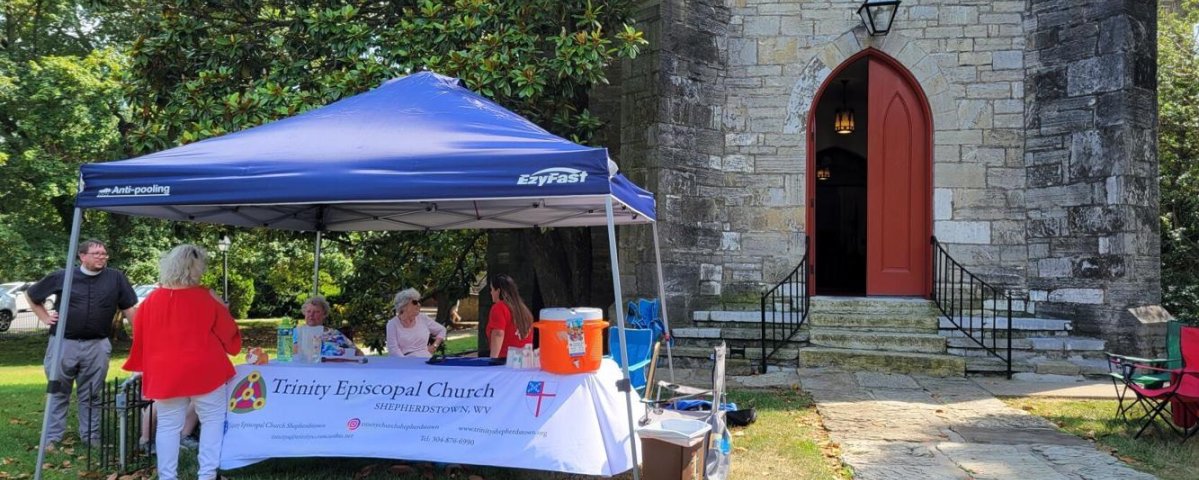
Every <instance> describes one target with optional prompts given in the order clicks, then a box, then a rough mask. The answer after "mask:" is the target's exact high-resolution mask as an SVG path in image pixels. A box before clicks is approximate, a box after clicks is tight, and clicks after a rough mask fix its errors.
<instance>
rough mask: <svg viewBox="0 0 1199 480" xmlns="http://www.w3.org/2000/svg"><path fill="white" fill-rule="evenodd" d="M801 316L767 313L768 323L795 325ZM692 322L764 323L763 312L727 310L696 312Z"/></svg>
mask: <svg viewBox="0 0 1199 480" xmlns="http://www.w3.org/2000/svg"><path fill="white" fill-rule="evenodd" d="M798 317H799V314H798V313H796V312H767V314H766V322H767V323H793V322H794V321H795V320H796V319H798ZM691 321H693V322H696V323H697V324H698V323H699V322H716V323H727V324H741V325H744V324H747V323H752V324H754V325H758V324H760V323H762V312H760V311H758V310H753V311H725V310H696V311H695V312H692V313H691Z"/></svg>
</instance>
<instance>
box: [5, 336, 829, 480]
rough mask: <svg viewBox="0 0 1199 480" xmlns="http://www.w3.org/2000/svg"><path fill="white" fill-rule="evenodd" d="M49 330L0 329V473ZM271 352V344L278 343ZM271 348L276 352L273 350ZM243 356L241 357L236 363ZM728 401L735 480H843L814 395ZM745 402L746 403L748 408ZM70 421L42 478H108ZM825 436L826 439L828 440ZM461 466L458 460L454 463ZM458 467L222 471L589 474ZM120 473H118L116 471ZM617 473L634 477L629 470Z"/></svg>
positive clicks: (22, 424) (283, 464)
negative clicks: (741, 419)
mask: <svg viewBox="0 0 1199 480" xmlns="http://www.w3.org/2000/svg"><path fill="white" fill-rule="evenodd" d="M240 323H241V324H242V331H243V338H244V340H245V341H244V343H245V344H247V345H261V346H268V345H274V341H275V340H274V338H275V337H274V335H275V333H274V326H275V323H274V322H272V321H246V322H240ZM474 342H475V338H474V337H473V336H468V337H466V338H462V339H457V340H453V341H450V342H449V344H448V347H447V348H448V349H449V351H450V352H462V351H468V350H474V348H475V343H474ZM45 349H46V334H45V332H41V333H30V334H5V335H0V479H8V478H32V473H33V471H34V463H35V462H36V461H37V451H36V447H37V442H38V438H39V435H40V434H41V422H42V412H43V408H44V406H45V400H46V394H45V384H46V378H45V374H44V373H43V371H42V358H43V356H44V355H45ZM272 350H273V349H272ZM128 351H129V345H127V344H118V345H115V346H114V348H113V359H112V363H111V364H110V368H109V378H110V379H111V378H116V377H126V376H128V374H127V372H124V371H122V370H121V369H120V366H121V364H122V363H123V362H124V360H125V357H126V356H127V355H128ZM271 353H272V354H273V351H272V352H271ZM243 360H244V359H243V358H242V357H241V356H239V357H238V358H237V359H235V362H241V361H243ZM729 395H730V400H732V401H735V402H737V403H738V404H739V405H742V406H745V405H754V406H756V407H757V409H758V422H757V423H755V424H754V425H752V426H750V427H747V428H740V429H734V431H733V448H734V453H733V457H732V475H731V478H734V479H758V478H796V479H844V478H848V475H846V472H845V471H843V470H842V469H841V467H840V464H839V463H838V462H837V461H836V460H835V457H836V455H835V452H833V451H831V450H830V449H829V448H828V443H827V440H826V439H824V438H825V437H824V435H823V429H822V428H821V427H820V423H819V417H818V416H817V414H816V410H815V408H814V406H813V404H812V402H811V400H810V398H809V397H808V396H807V395H805V394H803V393H802V392H799V391H795V390H757V391H741V392H730V394H729ZM743 408H744V407H743ZM71 410H72V412H71V415H70V418H69V419H68V420H67V425H68V432H69V433H68V437H67V438H66V439H64V442H63V448H62V449H61V450H60V451H58V452H53V453H49V454H47V456H46V464H45V468H44V475H43V477H44V478H47V479H77V478H109V475H108V474H109V473H111V472H105V473H104V474H103V475H101V474H98V473H93V472H88V471H87V470H86V466H87V457H86V450H85V449H83V448H79V447H78V446H76V445H75V444H76V443H77V441H78V439H77V437H75V431H76V425H77V423H76V420H75V415H74V403H72V409H71ZM822 439H823V440H822ZM180 456H181V465H180V475H181V478H183V479H194V478H195V469H196V463H195V453H194V452H191V451H188V450H184V451H183V453H182V454H181V455H180ZM454 468H457V466H454ZM463 468H464V470H458V471H453V472H449V473H446V472H443V471H438V472H434V471H432V465H429V464H423V463H404V462H399V461H394V460H380V459H368V458H361V459H342V458H308V459H280V460H269V461H266V462H262V463H259V464H255V465H251V466H248V467H245V468H242V469H238V470H234V471H230V472H224V473H225V474H226V475H228V476H229V477H231V478H234V479H237V480H243V479H245V480H265V479H312V480H325V479H329V480H332V479H345V478H355V479H385V478H386V479H394V478H411V479H417V478H420V479H459V480H462V479H466V478H468V477H469V476H471V475H475V476H478V477H479V478H483V479H487V480H493V479H511V480H515V479H525V478H544V479H562V478H591V477H578V476H565V475H557V474H548V473H543V472H532V471H526V470H514V469H503V468H493V467H471V466H467V467H463ZM113 478H115V477H113ZM120 478H121V479H123V480H135V479H143V478H155V477H154V476H153V475H149V474H147V473H146V472H135V474H134V475H131V476H127V477H125V476H122V477H120ZM618 478H622V479H627V478H632V475H631V474H625V475H622V476H620V477H618Z"/></svg>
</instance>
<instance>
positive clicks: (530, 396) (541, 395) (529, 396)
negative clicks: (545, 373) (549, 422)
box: [525, 380, 558, 417]
mask: <svg viewBox="0 0 1199 480" xmlns="http://www.w3.org/2000/svg"><path fill="white" fill-rule="evenodd" d="M546 387H549V388H546ZM549 390H553V391H549ZM557 390H558V389H557V385H556V384H554V383H547V382H545V381H538V380H533V381H530V382H529V385H528V386H527V387H525V404H526V405H528V406H529V407H531V408H532V410H533V416H534V417H540V416H541V405H542V402H545V406H546V408H549V406H550V405H553V403H554V397H557V396H558V394H557V393H555V392H556V391H557ZM534 400H536V404H534Z"/></svg>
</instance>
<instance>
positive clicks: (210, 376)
mask: <svg viewBox="0 0 1199 480" xmlns="http://www.w3.org/2000/svg"><path fill="white" fill-rule="evenodd" d="M239 351H241V332H240V331H238V329H237V323H235V322H234V321H233V316H232V315H230V314H229V309H228V308H225V305H223V304H222V303H221V302H220V301H219V300H217V299H216V297H213V296H212V293H211V292H209V291H208V289H207V288H204V287H190V288H181V289H172V288H158V289H155V290H154V292H153V293H151V294H150V296H148V297H146V299H145V300H144V301H143V302H142V304H141V306H140V307H138V309H137V314H136V316H135V317H134V319H133V348H132V349H131V350H130V351H129V359H128V360H126V361H125V365H124V366H123V367H122V368H124V369H125V370H128V371H131V372H142V394H143V395H145V396H146V398H152V399H156V400H160V399H164V398H175V397H187V396H192V395H200V394H204V393H208V392H211V391H213V390H215V389H216V388H217V387H219V386H221V385H223V384H224V383H225V382H226V381H227V380H229V378H231V377H233V375H234V371H233V363H231V362H230V361H229V357H228V355H237V353H238V352H239Z"/></svg>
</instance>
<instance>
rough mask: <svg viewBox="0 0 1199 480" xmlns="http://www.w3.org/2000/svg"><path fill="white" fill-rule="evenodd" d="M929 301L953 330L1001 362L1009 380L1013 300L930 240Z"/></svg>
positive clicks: (934, 241) (934, 240)
mask: <svg viewBox="0 0 1199 480" xmlns="http://www.w3.org/2000/svg"><path fill="white" fill-rule="evenodd" d="M931 241H932V245H933V291H932V300H933V303H935V304H936V305H937V308H938V309H939V310H940V311H941V315H942V316H944V317H945V318H946V319H948V320H949V321H950V322H951V323H952V324H953V326H954V327H955V328H956V329H957V330H958V331H960V332H962V333H963V334H964V335H965V336H966V338H968V339H970V340H972V341H973V342H974V343H975V344H977V345H978V346H979V347H980V348H982V349H983V350H985V351H986V352H987V353H988V354H989V356H994V357H996V358H998V359H1000V360H1002V361H1003V362H1004V364H1005V366H1006V369H1007V372H1006V373H1007V376H1008V378H1012V342H1011V338H1012V296H1011V294H1010V293H1008V292H1007V291H1006V290H1002V289H1000V288H999V287H996V286H994V285H991V284H989V283H987V282H985V281H983V280H982V279H981V278H978V276H977V275H974V274H973V273H970V272H969V271H968V270H966V268H965V267H963V266H962V264H960V263H958V262H957V260H954V259H953V257H950V256H949V252H947V251H945V248H944V247H943V246H942V245H941V243H940V242H938V241H937V237H932V240H931Z"/></svg>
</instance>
